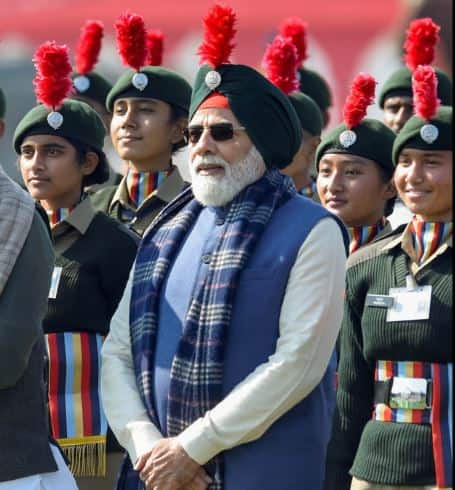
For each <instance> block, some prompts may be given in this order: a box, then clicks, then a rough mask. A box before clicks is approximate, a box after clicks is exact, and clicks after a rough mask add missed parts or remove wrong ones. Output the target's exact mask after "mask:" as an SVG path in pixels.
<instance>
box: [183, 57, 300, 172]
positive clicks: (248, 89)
mask: <svg viewBox="0 0 455 490" xmlns="http://www.w3.org/2000/svg"><path fill="white" fill-rule="evenodd" d="M210 71H212V68H211V67H210V66H208V65H203V66H202V67H201V68H200V69H199V71H198V73H197V75H196V80H195V82H194V89H193V93H192V96H191V106H190V116H189V117H190V120H191V118H192V117H193V116H194V113H195V112H196V110H197V109H198V107H199V106H200V104H201V103H202V102H203V101H204V100H205V99H206V98H207V97H208V96H209V95H210V94H211V93H212V89H210V88H209V87H208V86H207V84H206V82H205V77H206V75H207V73H209V72H210ZM216 72H217V73H218V74H219V75H220V76H221V83H220V84H219V85H218V86H217V87H216V88H215V89H214V90H215V91H216V92H219V93H221V94H223V95H224V96H225V97H226V98H227V99H228V101H229V106H230V108H231V110H232V112H233V113H234V114H235V117H236V118H237V119H238V120H239V121H240V123H241V124H242V125H243V126H245V128H246V130H247V133H248V136H249V137H250V139H251V141H252V142H253V144H254V145H255V146H256V148H257V150H258V151H259V153H260V154H261V155H262V158H263V159H264V162H265V164H266V165H267V167H269V168H272V167H277V168H284V167H286V166H287V165H289V163H290V162H291V161H292V159H293V157H294V155H295V154H296V153H297V151H298V149H299V148H300V144H301V141H302V129H301V125H300V122H299V119H298V117H297V114H296V112H295V110H294V108H293V107H292V104H291V102H290V101H289V98H288V97H287V96H286V95H285V94H284V93H283V92H282V91H281V90H280V89H279V88H278V87H276V86H275V85H273V84H272V83H271V82H269V81H268V80H267V79H266V78H265V77H264V76H262V75H261V74H260V73H259V72H258V71H256V70H254V69H253V68H250V67H249V66H244V65H234V64H232V65H231V64H224V65H221V66H219V67H218V68H217V69H216Z"/></svg>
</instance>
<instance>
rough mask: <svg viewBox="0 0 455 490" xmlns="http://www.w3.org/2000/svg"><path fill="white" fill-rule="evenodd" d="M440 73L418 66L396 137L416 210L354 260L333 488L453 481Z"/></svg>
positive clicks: (447, 195) (381, 488)
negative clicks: (410, 110)
mask: <svg viewBox="0 0 455 490" xmlns="http://www.w3.org/2000/svg"><path fill="white" fill-rule="evenodd" d="M436 83H437V79H436V75H435V73H434V70H433V69H432V68H431V67H429V66H420V67H418V68H417V69H416V71H415V72H414V74H413V86H414V94H415V95H414V100H413V102H414V107H415V110H416V115H415V116H413V117H412V118H411V119H409V120H408V122H407V123H406V124H405V125H404V126H403V128H402V130H401V131H400V133H399V135H398V136H397V138H396V139H395V141H394V145H393V163H394V165H395V173H394V182H395V186H396V188H397V190H398V192H399V195H400V197H401V199H402V200H403V202H404V204H405V205H406V207H407V208H408V209H409V210H410V212H411V213H412V215H413V218H412V220H411V222H410V223H408V224H403V225H401V226H400V227H399V228H398V229H396V230H395V231H394V233H393V234H391V235H389V236H388V237H386V238H383V239H382V240H379V241H377V242H375V243H372V244H370V245H367V246H366V247H364V248H363V249H361V250H360V251H358V252H357V253H355V254H353V255H351V256H350V258H349V260H348V269H347V278H346V280H347V289H346V302H345V313H344V319H343V324H342V328H341V334H340V336H341V355H340V364H339V385H338V392H337V410H336V413H335V419H334V428H333V434H332V440H331V442H330V445H329V450H328V458H327V470H326V486H325V488H326V490H348V489H351V490H397V489H403V490H404V489H406V490H436V489H447V488H452V486H453V482H452V478H453V477H452V457H453V456H452V434H451V431H452V427H453V411H452V400H453V382H452V381H453V371H452V363H453V325H452V318H453V308H452V289H453V275H452V266H453V250H452V235H453V198H452V196H453V184H452V176H453V140H452V138H453V137H452V130H453V124H452V112H453V110H452V108H451V107H448V106H441V107H440V108H439V109H438V103H437V98H436ZM351 480H352V482H351Z"/></svg>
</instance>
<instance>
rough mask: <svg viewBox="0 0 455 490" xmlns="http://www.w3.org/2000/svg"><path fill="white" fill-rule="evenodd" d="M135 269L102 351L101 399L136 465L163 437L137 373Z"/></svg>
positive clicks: (120, 441) (111, 423) (119, 438)
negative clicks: (133, 337)
mask: <svg viewBox="0 0 455 490" xmlns="http://www.w3.org/2000/svg"><path fill="white" fill-rule="evenodd" d="M133 272H134V265H133V267H132V269H131V272H130V277H129V279H128V283H127V285H126V288H125V291H124V293H123V296H122V299H121V300H120V303H119V305H118V308H117V311H116V312H115V313H114V316H113V317H112V320H111V324H110V331H109V334H108V335H107V337H106V340H105V341H104V344H103V348H102V351H101V399H102V403H103V407H104V411H105V413H106V417H107V420H108V422H109V426H110V427H111V429H112V431H113V432H114V434H115V436H116V437H117V439H118V441H119V443H120V444H121V445H122V446H123V447H124V448H125V449H126V450H127V451H128V454H129V455H130V458H131V461H132V462H133V464H134V462H135V461H136V459H137V458H138V457H139V456H140V455H142V454H144V453H145V452H147V451H150V449H152V447H153V445H154V444H155V443H156V442H157V441H158V440H159V439H162V437H163V436H162V435H161V433H160V431H159V430H158V429H157V427H156V426H155V425H154V424H153V423H152V422H151V421H150V418H149V417H148V415H147V411H146V409H145V406H144V404H143V403H142V400H141V398H140V395H139V392H138V388H137V384H136V377H135V374H134V367H133V358H132V353H131V340H130V328H129V311H130V299H131V290H132V282H133Z"/></svg>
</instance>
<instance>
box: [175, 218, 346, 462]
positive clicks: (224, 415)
mask: <svg viewBox="0 0 455 490" xmlns="http://www.w3.org/2000/svg"><path fill="white" fill-rule="evenodd" d="M328 237H330V238H329V239H328ZM345 264H346V256H345V251H344V245H343V239H342V234H341V230H340V229H339V226H338V224H337V223H336V222H335V221H334V220H333V219H332V218H327V219H323V220H321V222H319V223H318V224H317V225H316V226H315V227H314V228H313V230H312V231H311V232H310V234H309V235H308V237H307V239H306V240H305V242H304V243H303V245H302V246H301V248H300V250H299V253H298V257H297V259H296V262H295V264H294V266H293V267H292V269H291V272H290V276H289V281H288V284H287V287H286V292H285V296H284V300H283V305H282V309H281V314H280V321H279V338H278V341H277V347H276V351H275V352H274V354H273V355H271V356H270V357H269V359H268V361H267V362H266V363H263V364H261V365H259V366H258V367H257V368H256V369H255V370H254V371H253V372H252V373H251V374H250V375H249V376H247V377H246V378H245V379H244V380H243V381H242V382H241V383H239V384H238V385H237V386H236V387H235V388H234V389H233V390H232V391H231V393H230V394H229V395H228V396H227V397H226V398H224V400H222V401H221V402H220V403H219V404H218V405H217V406H216V407H214V408H213V409H212V410H211V411H209V412H207V413H206V414H205V416H204V417H203V418H200V419H198V420H197V421H196V422H194V423H193V424H192V425H191V426H189V427H188V428H187V429H186V430H185V431H183V432H182V433H181V434H180V435H179V436H178V439H179V441H180V443H181V444H182V446H183V448H184V449H185V451H186V452H187V453H188V454H189V456H190V457H192V458H193V459H194V460H195V461H197V462H198V463H199V464H205V463H206V462H207V461H208V460H210V459H211V458H212V457H214V456H215V455H216V454H218V453H220V452H221V451H223V450H226V449H229V448H231V447H234V446H237V445H240V444H244V443H246V442H250V441H254V440H255V439H258V438H259V437H261V436H262V434H264V432H265V431H266V430H267V429H268V428H269V427H270V426H271V425H272V424H273V422H274V421H275V420H277V419H278V418H279V417H281V416H282V415H283V414H284V413H285V412H287V411H288V410H290V409H291V408H292V407H293V406H294V405H296V404H297V403H298V402H300V401H301V400H302V399H304V398H305V397H306V396H307V395H308V394H309V393H310V392H311V391H312V390H313V389H314V388H315V387H316V385H317V384H318V383H319V382H320V381H321V379H322V377H323V375H324V373H325V370H326V369H327V366H328V363H329V359H330V356H331V354H332V352H333V349H334V346H335V341H336V338H337V335H338V331H339V328H340V324H341V319H342V315H343V292H344V282H345Z"/></svg>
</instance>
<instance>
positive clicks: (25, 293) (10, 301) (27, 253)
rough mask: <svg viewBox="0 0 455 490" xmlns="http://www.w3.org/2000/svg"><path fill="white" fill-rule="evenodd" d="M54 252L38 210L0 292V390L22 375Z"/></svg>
mask: <svg viewBox="0 0 455 490" xmlns="http://www.w3.org/2000/svg"><path fill="white" fill-rule="evenodd" d="M53 265H54V253H53V251H52V245H51V242H50V239H49V236H48V233H47V231H46V229H45V226H44V224H43V223H42V222H41V218H40V217H39V215H38V213H37V212H35V217H34V220H33V222H32V226H31V228H30V232H29V234H28V237H27V239H26V240H25V243H24V246H23V248H22V250H21V253H20V254H19V256H18V258H17V260H16V263H15V264H14V267H13V270H12V271H11V275H10V276H9V278H8V282H7V283H6V286H5V289H4V290H3V292H2V294H1V295H0V389H6V388H9V387H11V386H14V385H15V384H16V383H17V381H18V380H19V379H20V377H21V376H22V375H23V373H24V371H25V369H26V367H27V365H28V360H29V357H30V353H31V351H32V348H33V346H34V345H35V342H36V341H37V339H38V338H39V336H40V335H43V333H42V325H41V323H42V321H43V318H44V316H45V314H46V311H47V301H48V295H49V287H50V281H51V275H52V269H53Z"/></svg>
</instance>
